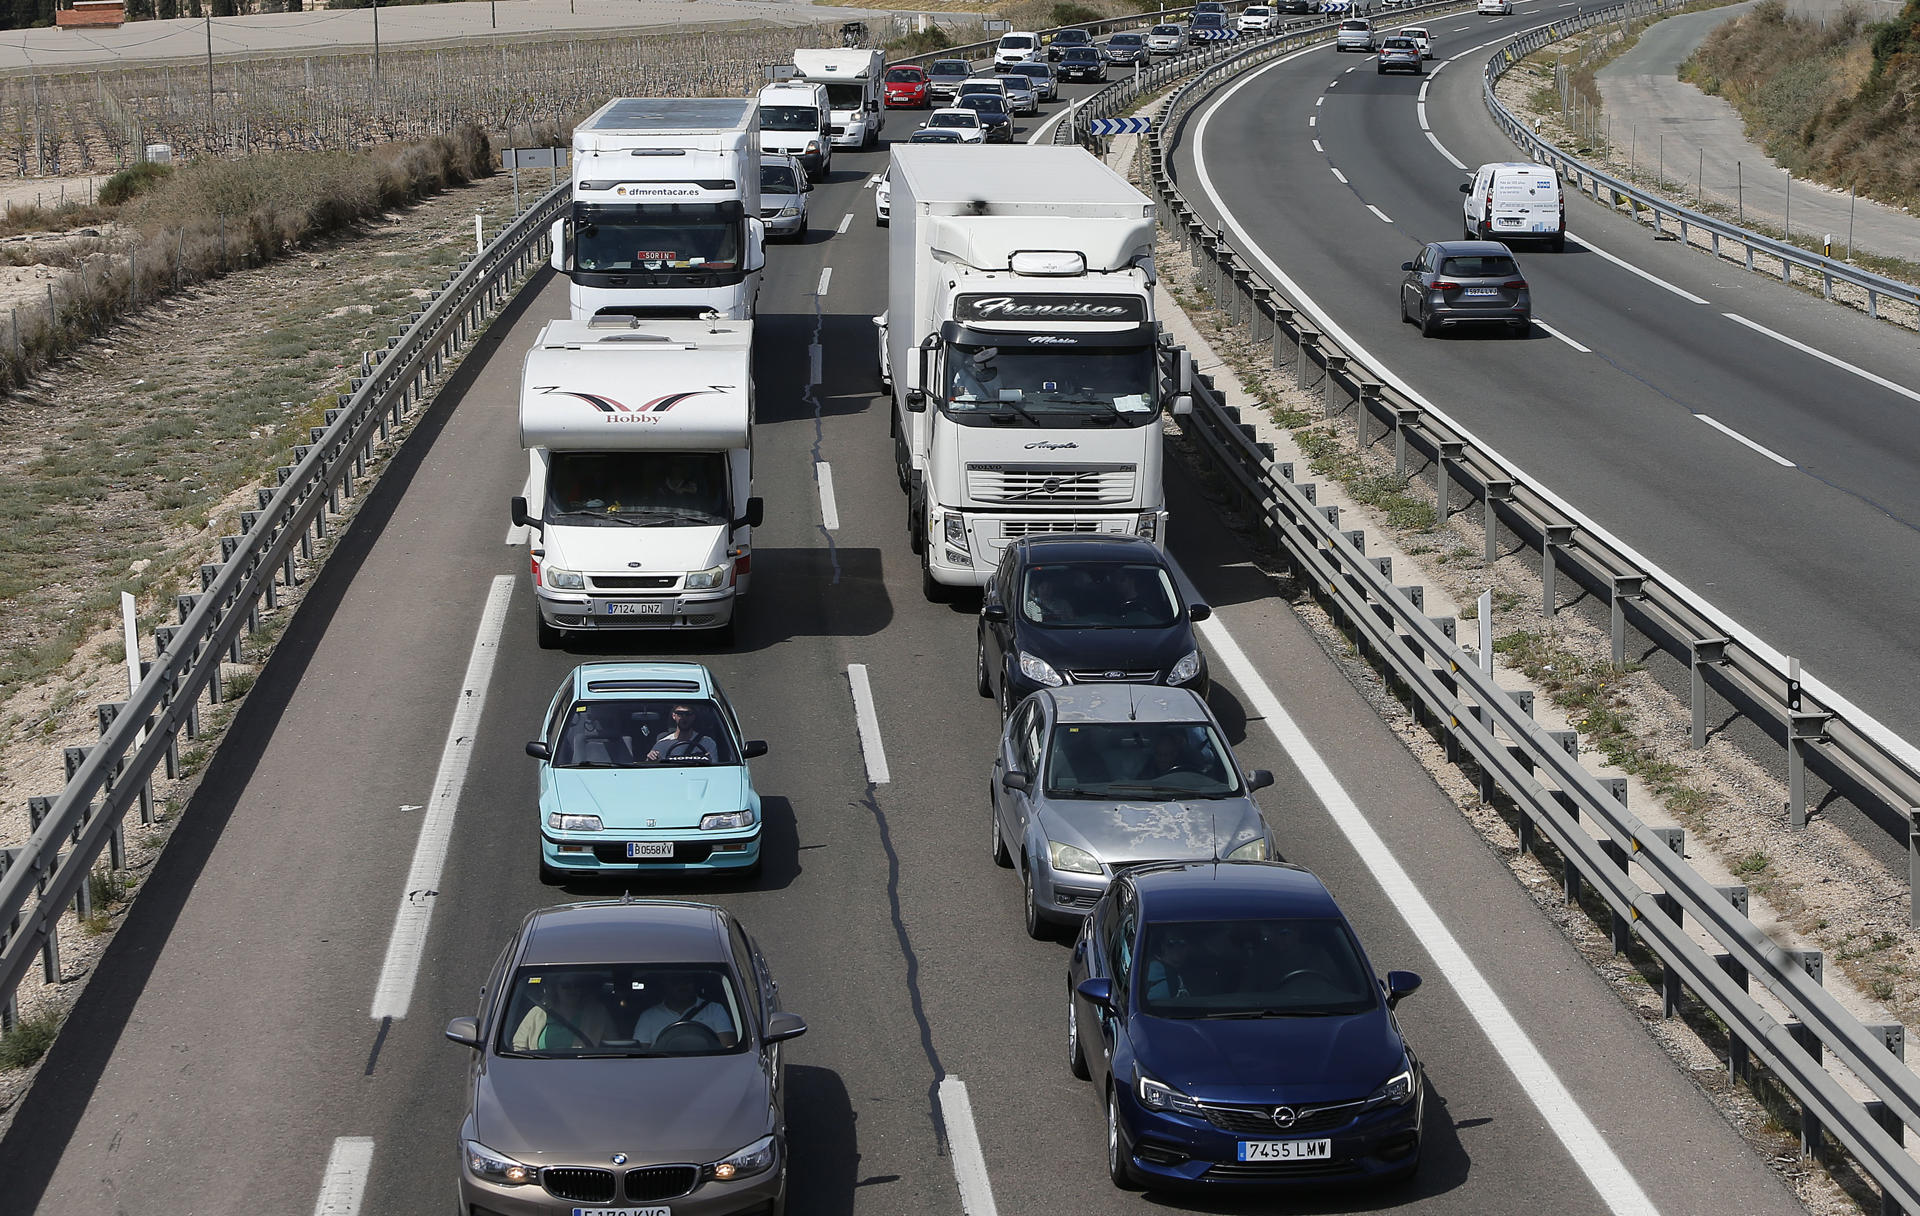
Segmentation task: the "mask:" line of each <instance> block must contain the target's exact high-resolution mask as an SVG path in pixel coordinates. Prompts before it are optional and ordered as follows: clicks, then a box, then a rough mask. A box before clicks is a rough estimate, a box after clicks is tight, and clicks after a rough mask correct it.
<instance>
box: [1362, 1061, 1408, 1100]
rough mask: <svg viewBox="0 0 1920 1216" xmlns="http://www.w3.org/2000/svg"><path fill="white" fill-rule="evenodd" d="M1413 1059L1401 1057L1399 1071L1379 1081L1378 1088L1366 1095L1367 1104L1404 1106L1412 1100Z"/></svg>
mask: <svg viewBox="0 0 1920 1216" xmlns="http://www.w3.org/2000/svg"><path fill="white" fill-rule="evenodd" d="M1413 1090H1414V1082H1413V1061H1412V1060H1408V1059H1404V1058H1403V1059H1402V1060H1401V1061H1400V1071H1399V1072H1396V1073H1394V1074H1393V1075H1392V1076H1390V1077H1388V1078H1387V1079H1386V1080H1385V1081H1384V1082H1382V1083H1381V1085H1380V1088H1378V1089H1376V1090H1374V1091H1373V1092H1372V1093H1370V1094H1368V1095H1367V1105H1368V1106H1405V1105H1406V1104H1407V1103H1409V1102H1411V1101H1413Z"/></svg>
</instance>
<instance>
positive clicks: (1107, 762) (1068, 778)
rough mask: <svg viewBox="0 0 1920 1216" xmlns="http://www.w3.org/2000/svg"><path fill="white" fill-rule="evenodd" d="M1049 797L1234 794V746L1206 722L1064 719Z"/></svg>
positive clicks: (1051, 763) (1050, 760)
mask: <svg viewBox="0 0 1920 1216" xmlns="http://www.w3.org/2000/svg"><path fill="white" fill-rule="evenodd" d="M1046 791H1047V796H1048V797H1049V798H1091V799H1099V800H1101V801H1112V800H1114V799H1129V800H1133V799H1138V800H1141V801H1149V802H1169V801H1179V800H1182V799H1189V798H1231V797H1234V796H1236V795H1238V794H1239V792H1240V777H1239V773H1238V771H1237V770H1236V769H1235V767H1234V763H1233V753H1232V752H1230V751H1228V750H1227V745H1226V744H1225V743H1224V742H1223V741H1222V740H1221V738H1220V736H1219V735H1218V734H1216V733H1215V732H1214V729H1213V727H1211V726H1209V725H1207V724H1206V723H1204V722H1062V723H1060V724H1059V725H1057V726H1055V727H1054V728H1053V745H1052V747H1050V748H1049V749H1048V751H1047V772H1046Z"/></svg>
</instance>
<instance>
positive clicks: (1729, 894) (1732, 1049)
mask: <svg viewBox="0 0 1920 1216" xmlns="http://www.w3.org/2000/svg"><path fill="white" fill-rule="evenodd" d="M1714 890H1715V891H1717V892H1719V894H1720V895H1721V897H1722V898H1724V899H1725V900H1726V901H1727V902H1728V903H1729V904H1732V905H1733V910H1734V911H1735V912H1737V913H1739V914H1740V915H1741V916H1745V915H1746V914H1747V903H1748V896H1747V888H1746V887H1745V885H1737V886H1731V887H1715V888H1714ZM1713 961H1714V962H1716V963H1718V964H1719V965H1720V970H1722V971H1724V972H1726V974H1727V978H1728V979H1730V980H1732V981H1733V983H1734V986H1735V987H1737V988H1739V989H1740V991H1742V992H1745V991H1746V990H1747V969H1746V967H1744V966H1743V965H1741V964H1740V963H1739V962H1738V961H1737V960H1736V959H1735V958H1734V957H1733V955H1731V954H1716V955H1714V956H1713ZM1747 1063H1748V1052H1747V1043H1746V1040H1745V1039H1742V1038H1741V1037H1740V1036H1739V1035H1737V1034H1733V1033H1731V1032H1729V1033H1728V1035H1727V1073H1728V1074H1729V1075H1730V1076H1732V1077H1734V1078H1736V1079H1739V1078H1744V1077H1745V1076H1746V1075H1747Z"/></svg>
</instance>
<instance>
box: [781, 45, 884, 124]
mask: <svg viewBox="0 0 1920 1216" xmlns="http://www.w3.org/2000/svg"><path fill="white" fill-rule="evenodd" d="M793 66H794V70H795V78H796V79H799V80H804V81H806V82H807V83H809V84H818V85H824V86H826V90H827V110H828V116H827V118H828V127H827V133H828V134H829V135H831V136H832V137H833V142H834V146H836V147H840V148H873V147H876V146H878V145H879V143H880V127H881V125H882V124H883V123H884V122H885V121H886V116H885V114H884V113H883V112H882V110H881V105H880V103H881V102H882V101H883V100H885V96H884V93H885V89H886V79H885V78H886V74H887V55H886V52H885V51H877V50H871V49H846V48H842V49H839V50H831V51H806V50H800V51H795V52H794V53H793Z"/></svg>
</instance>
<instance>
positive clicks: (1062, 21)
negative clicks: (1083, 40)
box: [1047, 0, 1100, 25]
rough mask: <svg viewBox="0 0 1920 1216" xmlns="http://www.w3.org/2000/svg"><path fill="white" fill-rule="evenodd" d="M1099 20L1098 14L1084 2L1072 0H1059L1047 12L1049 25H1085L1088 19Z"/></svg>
mask: <svg viewBox="0 0 1920 1216" xmlns="http://www.w3.org/2000/svg"><path fill="white" fill-rule="evenodd" d="M1098 20H1100V14H1099V13H1096V12H1094V11H1093V10H1092V9H1090V8H1088V7H1087V6H1086V5H1084V4H1075V3H1074V2H1073V0H1060V3H1058V4H1056V5H1054V6H1053V9H1052V10H1051V11H1050V12H1049V13H1048V14H1047V24H1049V25H1085V24H1086V23H1087V22H1089V21H1098Z"/></svg>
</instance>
